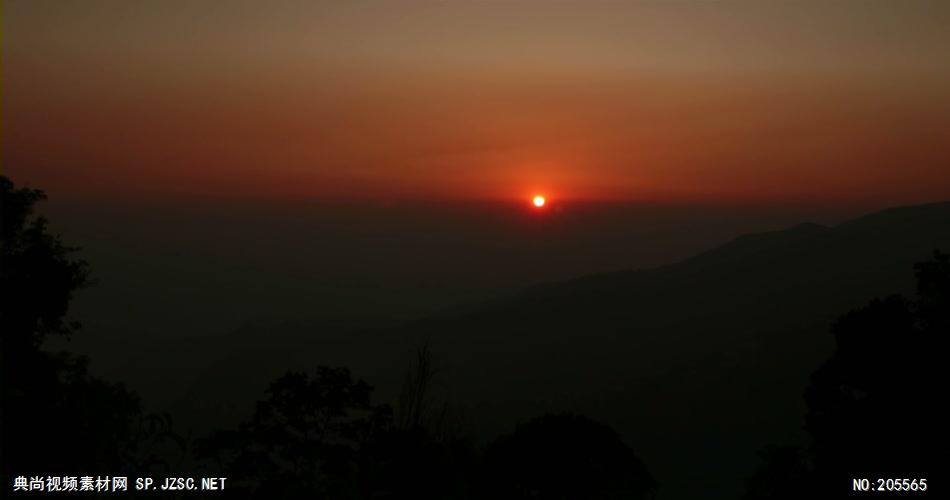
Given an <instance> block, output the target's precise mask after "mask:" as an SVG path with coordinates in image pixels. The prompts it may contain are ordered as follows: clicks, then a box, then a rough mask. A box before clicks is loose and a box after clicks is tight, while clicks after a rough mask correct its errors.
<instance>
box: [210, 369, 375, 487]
mask: <svg viewBox="0 0 950 500" xmlns="http://www.w3.org/2000/svg"><path fill="white" fill-rule="evenodd" d="M371 393H372V388H371V387H370V386H369V385H368V384H367V383H366V382H363V381H362V380H356V381H354V380H353V378H352V376H351V375H350V372H349V370H348V369H346V368H328V367H323V366H321V367H319V368H318V369H317V372H316V375H315V376H314V377H312V378H311V377H310V376H309V375H307V374H306V373H299V372H288V373H287V374H286V375H284V376H283V377H281V378H279V379H277V380H276V381H274V382H273V383H272V384H271V385H270V387H269V388H268V389H267V399H265V400H263V401H260V402H258V403H257V407H256V410H255V412H254V415H253V416H252V417H251V419H250V420H248V421H246V422H244V423H242V424H241V425H240V426H239V427H238V429H237V430H235V431H218V432H216V433H214V434H213V435H211V436H210V437H208V438H206V439H204V440H201V441H199V442H198V443H197V444H196V448H197V451H198V456H199V458H204V459H211V460H214V461H215V462H217V464H218V466H219V467H220V469H221V470H222V473H226V474H227V475H228V476H229V477H232V478H234V481H233V482H232V484H231V485H230V487H231V489H232V490H236V491H232V493H233V494H243V496H245V497H248V498H339V499H346V498H360V497H361V496H362V492H361V483H362V482H363V481H362V480H361V477H360V473H361V471H360V469H359V465H360V460H359V456H358V455H359V453H360V452H361V449H362V448H363V446H364V445H365V444H366V443H367V442H369V441H371V440H372V439H374V436H375V434H377V433H379V432H382V431H383V430H385V429H386V428H388V427H389V426H390V425H391V422H392V411H391V410H390V409H389V407H387V406H374V405H373V404H371V402H370V395H371Z"/></svg>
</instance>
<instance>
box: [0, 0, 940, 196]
mask: <svg viewBox="0 0 950 500" xmlns="http://www.w3.org/2000/svg"><path fill="white" fill-rule="evenodd" d="M948 24H950V4H948V3H946V2H871V1H860V2H804V1H795V2H721V3H720V2H679V1H673V2H595V1H585V2H569V1H551V2H541V1H533V2H532V1H526V2H453V1H430V2H362V1H360V2H314V1H272V2H242V1H236V2H191V1H188V2H185V1H168V0H163V1H138V2H125V1H89V2H49V1H37V0H30V1H8V2H4V5H3V31H2V44H3V122H2V125H3V131H2V165H0V168H2V171H3V173H4V174H5V175H10V176H11V177H13V178H14V180H15V181H16V182H19V183H30V184H32V185H35V186H39V187H42V188H44V189H46V190H47V191H48V192H50V194H51V195H55V196H57V197H59V198H60V199H69V200H101V199H109V200H126V201H136V200H137V201H143V200H144V201H149V202H159V203H161V202H163V201H170V202H175V203H180V202H184V201H187V200H188V199H194V198H212V199H229V200H234V201H237V202H245V201H251V200H286V199H306V200H311V199H321V200H324V199H337V198H347V199H379V200H398V199H420V198H424V199H449V200H473V199H474V200H496V199H498V200H517V199H525V200H527V199H529V198H530V196H531V195H532V194H534V193H536V192H541V193H544V194H546V195H548V198H549V200H598V201H603V200H610V201H635V202H683V201H685V202H697V203H703V202H722V201H726V202H750V201H751V202H780V203H784V202H793V203H805V204H807V203H825V204H827V203H852V202H861V203H871V204H876V205H880V206H881V207H883V206H886V205H891V204H900V203H916V202H926V201H936V200H940V199H946V198H950V92H948V91H947V89H948V88H950V31H948V30H947V26H948Z"/></svg>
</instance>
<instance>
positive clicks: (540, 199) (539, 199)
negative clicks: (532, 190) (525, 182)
mask: <svg viewBox="0 0 950 500" xmlns="http://www.w3.org/2000/svg"><path fill="white" fill-rule="evenodd" d="M544 202H545V200H544V196H541V195H537V196H535V197H534V199H533V200H531V203H533V204H534V206H535V207H538V208H541V207H543V206H544Z"/></svg>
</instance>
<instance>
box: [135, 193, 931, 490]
mask: <svg viewBox="0 0 950 500" xmlns="http://www.w3.org/2000/svg"><path fill="white" fill-rule="evenodd" d="M644 244H645V245H648V244H649V242H644ZM935 248H942V249H945V250H946V249H948V248H950V203H939V204H930V205H921V206H914V207H904V208H895V209H890V210H885V211H882V212H878V213H875V214H871V215H868V216H865V217H862V218H859V219H855V220H852V221H849V222H847V223H844V224H840V225H838V226H835V227H830V228H828V227H822V226H818V225H812V224H803V225H799V226H796V227H792V228H790V229H787V230H784V231H776V232H771V233H763V234H755V235H749V236H743V237H740V238H737V239H736V240H734V241H732V242H730V243H727V244H725V245H723V246H721V247H719V248H716V249H714V250H712V251H709V252H706V253H704V254H701V255H698V256H696V257H693V258H690V259H687V260H685V261H682V262H679V263H677V264H673V265H669V266H665V267H660V268H656V269H649V270H639V271H623V272H616V273H607V274H600V275H594V276H587V277H583V278H579V279H575V280H571V281H565V282H558V283H550V284H545V285H541V286H537V287H534V288H532V289H529V290H526V291H524V292H522V293H520V294H517V295H514V296H510V297H506V298H500V299H497V300H495V301H492V302H490V303H485V304H480V305H476V306H472V307H469V308H466V309H462V310H454V311H451V312H446V313H443V314H441V315H437V316H434V317H431V318H428V319H425V320H422V321H417V322H412V323H409V324H406V325H403V326H401V327H398V328H391V329H380V328H377V329H372V330H366V329H364V330H360V331H356V332H349V333H346V334H336V335H332V334H329V333H327V331H326V330H325V331H324V332H323V333H322V334H320V335H314V332H313V331H311V330H310V329H308V328H306V327H300V328H297V329H296V330H294V329H277V330H276V331H275V330H274V329H265V328H247V329H245V330H242V331H240V332H235V334H233V335H231V336H228V337H225V338H218V339H213V340H211V341H208V340H204V341H195V342H196V343H194V344H192V345H189V346H187V349H183V348H182V346H176V345H172V344H171V343H170V344H169V347H168V349H169V350H170V351H171V350H174V351H175V352H178V353H179V354H180V353H181V352H183V351H186V350H187V351H188V353H189V356H195V358H194V359H200V360H201V362H200V363H195V366H200V370H198V369H196V371H195V372H193V373H194V375H193V382H189V383H186V384H184V385H183V387H185V388H186V389H185V391H186V392H185V391H183V394H182V395H181V396H180V397H178V398H177V404H176V406H175V407H173V408H172V412H173V413H176V414H179V415H181V416H182V419H183V420H184V421H185V422H187V421H189V419H191V420H194V419H198V418H200V419H203V420H204V421H205V423H206V424H209V423H211V422H217V423H218V425H221V423H223V422H222V420H227V419H228V418H242V417H244V416H246V415H244V414H243V413H242V412H244V413H246V411H245V410H247V411H249V408H250V406H249V403H250V401H252V400H253V399H257V398H259V397H260V396H261V394H262V392H261V390H262V388H263V386H264V384H266V382H267V381H268V380H270V379H272V378H273V377H274V376H276V375H277V374H279V373H280V372H281V371H283V370H285V369H288V368H312V367H314V366H316V365H317V364H320V363H330V364H339V365H346V366H349V367H351V368H352V369H353V371H354V373H356V374H358V375H359V376H361V377H364V378H365V379H366V380H367V381H369V382H370V383H371V384H373V385H375V386H376V387H377V388H378V395H379V396H380V397H382V398H384V399H385V398H392V397H393V396H394V395H395V394H396V392H397V391H398V389H399V385H400V384H401V382H402V373H403V370H404V369H405V367H406V364H407V362H408V356H407V355H406V354H407V350H408V349H411V347H412V345H414V344H415V343H416V342H418V341H419V339H423V338H428V339H429V340H430V344H431V347H432V349H433V351H434V352H435V353H436V355H437V357H438V358H439V365H440V369H441V371H440V374H439V377H440V379H439V381H440V385H441V386H442V387H443V391H442V392H443V394H444V395H445V396H444V397H446V398H447V399H448V400H449V401H450V403H451V404H452V406H453V407H454V408H455V411H454V414H455V415H456V418H457V419H458V420H459V421H460V425H462V426H463V427H465V428H467V429H470V430H472V431H473V432H476V433H477V434H479V435H481V436H488V435H492V434H494V433H497V432H499V431H503V430H509V429H510V428H511V426H512V424H513V423H514V422H517V421H521V420H524V419H526V418H528V417H530V416H535V415H539V414H542V413H544V412H547V411H559V410H573V411H577V412H580V413H583V414H586V415H589V416H591V417H594V418H596V419H599V420H601V421H603V422H605V423H607V424H609V425H611V426H612V427H614V428H616V429H617V430H619V431H620V432H621V433H622V434H623V436H624V438H625V439H626V441H627V443H628V444H629V445H630V446H631V447H632V448H633V449H634V450H636V452H637V453H638V454H639V455H640V456H641V457H642V458H643V460H644V462H645V463H646V464H647V466H648V467H649V468H650V469H651V471H652V472H653V474H654V476H655V477H656V478H657V480H658V481H659V482H660V490H659V491H660V496H661V497H663V498H697V497H699V498H711V497H735V496H737V495H738V494H739V489H740V488H741V484H742V480H743V478H744V477H745V476H747V475H748V474H749V473H750V472H751V469H752V467H753V466H754V465H755V463H756V451H757V450H758V449H760V448H761V447H763V446H764V445H766V444H769V443H781V442H788V441H794V440H796V439H798V438H799V436H798V432H799V428H800V422H801V417H802V412H803V403H802V397H801V395H802V391H803V389H804V387H805V385H806V382H807V379H808V376H809V374H810V373H811V372H813V371H814V370H815V368H817V367H818V365H819V364H820V363H821V362H822V361H823V360H824V359H826V358H827V357H828V356H829V354H830V352H831V346H832V338H831V336H830V335H829V334H828V327H829V324H830V322H831V321H832V320H833V319H834V318H836V317H837V316H839V315H840V314H842V313H844V312H846V311H848V310H849V309H852V308H855V307H858V306H860V305H862V304H864V303H865V302H866V301H867V300H868V299H870V298H872V297H875V296H881V295H887V294H891V293H897V292H904V293H906V292H910V291H911V290H912V288H913V270H912V266H913V264H914V263H915V262H918V261H921V260H925V259H927V258H928V257H929V256H930V255H931V253H932V252H933V250H934V249H935ZM459 265H464V263H459ZM330 330H334V331H337V330H338V329H336V328H330ZM148 357H149V358H152V359H156V358H157V357H160V353H159V352H155V351H153V352H151V353H150V354H149V355H148ZM180 363H183V364H181V365H179V367H180V368H179V373H184V372H185V371H188V370H187V369H186V368H183V367H184V366H186V365H187V362H186V361H180ZM133 386H134V384H133ZM227 423H230V422H227Z"/></svg>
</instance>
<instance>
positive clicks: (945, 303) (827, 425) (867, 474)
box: [749, 252, 950, 498]
mask: <svg viewBox="0 0 950 500" xmlns="http://www.w3.org/2000/svg"><path fill="white" fill-rule="evenodd" d="M915 270H916V276H917V298H916V299H915V300H911V299H908V298H906V297H903V296H900V295H892V296H889V297H886V298H883V299H874V300H872V301H871V302H870V303H869V304H868V305H867V306H865V307H863V308H861V309H857V310H854V311H851V312H849V313H847V314H845V315H844V316H842V317H841V318H839V319H838V320H837V321H836V322H835V323H834V325H833V326H832V333H833V334H834V337H835V350H834V353H833V355H832V357H831V359H830V360H828V361H827V362H826V363H824V364H823V365H822V366H821V367H820V368H819V369H818V370H817V371H816V372H815V373H814V374H813V375H812V377H811V381H810V383H809V385H808V387H807V389H806V390H805V402H806V405H807V413H806V416H805V430H806V432H807V433H808V436H809V438H810V443H809V444H808V445H807V446H805V447H803V448H799V451H798V452H796V453H785V454H783V455H772V456H770V457H768V458H767V461H766V464H764V465H763V467H762V468H761V469H760V470H759V472H758V473H757V475H756V476H755V477H753V478H752V480H751V481H750V483H749V489H750V491H749V494H750V496H751V497H753V498H785V496H783V495H785V494H786V493H788V492H787V491H784V492H783V491H782V489H781V487H778V488H777V490H776V491H773V492H770V491H769V489H768V488H769V487H768V485H769V484H773V485H778V484H785V485H790V486H791V487H793V488H794V487H795V486H796V485H804V488H805V490H806V491H819V490H820V491H822V492H823V493H822V494H823V495H833V496H835V495H844V494H847V493H849V492H850V490H851V480H852V479H853V478H885V479H886V478H892V479H894V478H896V479H903V478H907V479H915V478H917V479H919V478H931V477H934V475H935V474H937V473H939V472H940V471H939V470H938V469H937V466H938V460H937V457H938V454H941V453H942V452H943V449H944V446H945V443H946V442H947V441H946V438H947V435H946V422H947V421H948V417H950V414H948V412H947V409H946V403H945V402H944V401H943V397H942V395H943V392H944V381H945V380H946V379H947V375H948V373H947V372H948V370H947V364H946V359H945V357H946V355H947V338H948V336H950V256H948V255H947V254H944V253H940V252H935V254H934V259H933V260H931V261H927V262H921V263H919V264H917V265H916V266H915ZM789 471H793V472H792V474H793V475H796V476H801V477H799V479H801V480H798V481H797V482H795V481H793V480H792V478H789V477H788V473H789ZM801 471H805V472H806V473H805V474H802V473H801Z"/></svg>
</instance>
